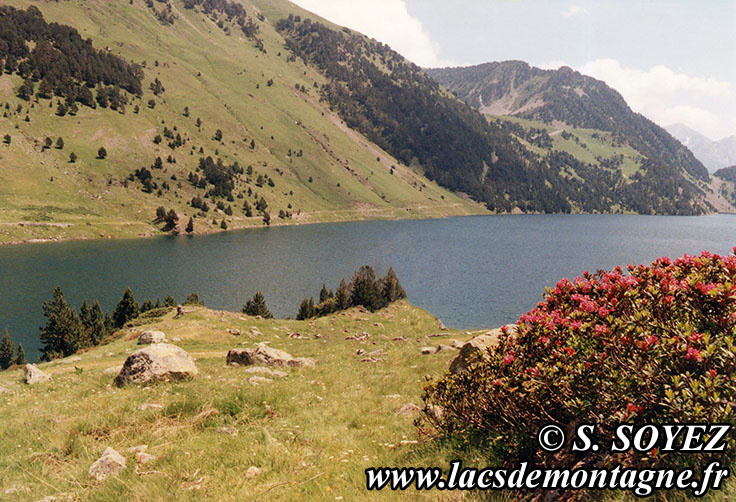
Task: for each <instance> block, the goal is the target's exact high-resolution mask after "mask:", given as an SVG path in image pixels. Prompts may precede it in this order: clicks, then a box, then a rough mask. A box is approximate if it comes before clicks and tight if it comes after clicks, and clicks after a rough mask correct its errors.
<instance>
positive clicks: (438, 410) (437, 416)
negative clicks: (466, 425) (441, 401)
mask: <svg viewBox="0 0 736 502" xmlns="http://www.w3.org/2000/svg"><path fill="white" fill-rule="evenodd" d="M444 412H445V410H444V409H443V408H442V406H437V405H435V404H428V405H427V406H425V407H424V413H426V414H427V416H429V418H431V419H433V420H435V421H437V422H439V421H440V420H441V419H442V414H443V413H444Z"/></svg>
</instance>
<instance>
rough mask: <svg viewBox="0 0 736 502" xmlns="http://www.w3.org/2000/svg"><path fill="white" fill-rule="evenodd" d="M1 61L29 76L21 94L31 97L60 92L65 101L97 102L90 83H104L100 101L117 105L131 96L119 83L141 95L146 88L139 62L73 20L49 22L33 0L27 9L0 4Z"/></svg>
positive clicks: (9, 69)
mask: <svg viewBox="0 0 736 502" xmlns="http://www.w3.org/2000/svg"><path fill="white" fill-rule="evenodd" d="M28 42H32V45H31V46H30V47H29V44H28ZM31 47H32V48H31ZM0 62H1V63H2V70H4V71H5V73H9V74H13V73H17V74H18V75H20V76H21V77H22V78H23V79H24V82H23V84H22V85H21V87H20V88H19V89H18V96H19V97H21V98H23V99H26V100H29V99H31V97H32V96H33V95H34V93H35V94H36V95H37V96H39V97H42V98H51V97H52V96H53V95H56V96H60V97H63V98H66V101H67V104H66V105H65V107H66V106H74V107H75V106H76V105H75V103H81V104H83V105H86V106H89V107H95V106H96V105H95V100H94V98H93V94H92V91H91V90H90V89H94V88H95V87H98V86H99V89H100V90H98V95H99V96H98V97H99V98H100V99H99V101H100V105H101V106H104V107H106V106H108V104H110V105H112V106H113V107H114V108H117V107H118V106H122V105H123V104H124V103H125V102H126V101H127V98H125V97H124V96H121V94H120V89H123V90H125V91H128V92H129V93H131V94H133V95H136V96H141V95H142V93H143V89H142V86H141V80H142V78H143V70H142V68H141V67H140V65H137V64H132V63H128V62H127V61H125V60H124V59H123V58H121V57H118V56H116V55H114V54H112V53H110V52H108V51H106V50H99V49H95V48H94V47H93V46H92V41H91V40H89V39H84V38H82V36H81V35H80V34H79V32H77V30H76V29H74V28H72V27H70V26H66V25H63V24H59V23H47V22H46V21H45V20H44V18H43V14H41V11H40V10H39V9H38V8H37V7H34V6H31V7H28V9H26V10H20V9H16V8H14V7H10V6H0ZM36 82H40V84H39V86H38V89H36V85H35V83H36Z"/></svg>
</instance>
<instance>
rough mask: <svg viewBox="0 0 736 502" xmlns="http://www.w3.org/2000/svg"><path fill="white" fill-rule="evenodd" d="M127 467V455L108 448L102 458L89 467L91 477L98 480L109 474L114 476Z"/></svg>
mask: <svg viewBox="0 0 736 502" xmlns="http://www.w3.org/2000/svg"><path fill="white" fill-rule="evenodd" d="M123 469H125V457H123V456H122V455H121V454H119V453H118V452H116V451H115V450H113V449H112V448H107V449H106V450H105V451H104V452H103V453H102V456H101V457H100V458H98V459H97V460H96V461H95V463H94V464H92V465H91V466H90V468H89V477H90V478H94V479H96V480H97V481H102V480H103V479H105V478H107V477H108V476H114V475H116V474H118V473H120V472H121V471H122V470H123Z"/></svg>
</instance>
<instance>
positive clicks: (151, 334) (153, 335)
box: [138, 330, 166, 345]
mask: <svg viewBox="0 0 736 502" xmlns="http://www.w3.org/2000/svg"><path fill="white" fill-rule="evenodd" d="M164 342H166V335H165V334H164V332H163V331H153V330H149V331H144V332H143V333H141V336H139V337H138V345H150V344H152V343H164Z"/></svg>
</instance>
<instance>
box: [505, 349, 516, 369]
mask: <svg viewBox="0 0 736 502" xmlns="http://www.w3.org/2000/svg"><path fill="white" fill-rule="evenodd" d="M513 362H514V353H513V352H511V353H510V354H508V355H506V357H504V358H503V364H504V365H506V366H508V365H509V364H511V363H513Z"/></svg>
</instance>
